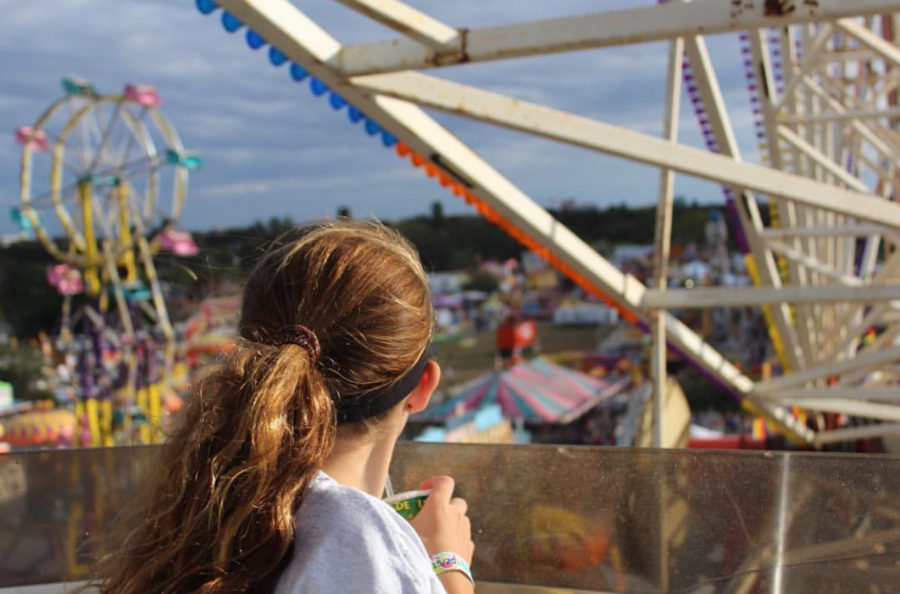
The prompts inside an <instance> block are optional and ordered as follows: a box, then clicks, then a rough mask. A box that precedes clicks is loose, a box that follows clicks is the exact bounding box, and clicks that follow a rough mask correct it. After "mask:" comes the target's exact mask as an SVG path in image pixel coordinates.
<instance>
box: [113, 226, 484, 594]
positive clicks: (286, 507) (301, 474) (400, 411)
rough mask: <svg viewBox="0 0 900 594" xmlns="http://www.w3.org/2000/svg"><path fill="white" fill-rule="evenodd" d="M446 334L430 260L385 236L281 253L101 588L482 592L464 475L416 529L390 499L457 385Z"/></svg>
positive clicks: (316, 243) (425, 511)
mask: <svg viewBox="0 0 900 594" xmlns="http://www.w3.org/2000/svg"><path fill="white" fill-rule="evenodd" d="M432 330H433V313H432V310H431V300H430V296H429V293H428V285H427V283H426V278H425V273H424V271H423V269H422V265H421V263H420V262H419V259H418V256H417V254H416V252H415V250H414V248H412V246H411V245H410V244H409V243H408V242H407V241H405V240H404V239H403V238H402V237H401V236H400V235H399V234H397V233H395V232H393V231H390V230H388V229H386V228H385V227H383V226H381V225H379V224H374V223H360V222H349V221H340V222H332V223H324V224H319V225H315V226H311V227H307V228H305V229H303V230H302V231H301V233H300V234H299V235H298V237H297V238H295V239H293V240H291V241H289V242H287V243H286V244H284V245H282V246H281V247H279V248H277V249H274V250H273V251H270V252H269V253H267V254H266V255H265V256H263V258H262V259H261V260H260V261H259V263H258V264H257V265H256V267H255V268H254V270H253V271H252V273H251V274H250V277H249V278H248V279H247V283H246V286H245V288H244V294H243V303H242V309H241V320H240V328H239V334H240V336H239V339H238V342H237V348H236V350H235V351H234V352H233V353H232V354H230V355H229V356H228V357H227V358H226V359H224V360H223V361H221V362H220V363H219V365H218V366H217V367H216V368H215V369H214V370H213V371H211V372H210V373H209V374H208V375H207V376H206V377H205V379H204V380H203V381H202V382H201V383H200V385H199V386H198V389H197V391H196V393H195V395H194V397H193V398H192V399H191V401H190V402H189V404H188V405H187V406H186V407H185V409H186V410H185V413H184V417H183V418H182V420H181V423H180V425H179V427H178V428H177V429H176V430H174V432H173V434H172V435H171V436H170V439H169V440H168V441H167V443H166V444H165V445H164V446H163V448H162V451H161V456H160V459H159V460H158V464H157V466H156V469H155V476H154V477H152V478H151V480H150V482H149V488H148V489H147V496H146V499H145V501H144V503H143V505H142V506H141V507H139V508H138V509H139V512H138V513H137V517H136V518H135V521H134V522H133V523H132V525H133V526H134V528H133V529H132V531H131V532H130V533H129V534H128V536H127V538H125V540H124V542H123V543H122V546H121V547H120V549H119V550H117V551H116V552H115V553H114V554H112V555H110V556H109V557H108V558H107V559H105V561H104V563H103V565H102V566H101V568H100V575H102V576H105V577H104V579H103V581H102V582H101V583H100V584H98V585H99V586H100V590H101V591H102V592H104V593H110V594H111V593H115V594H144V593H151V592H152V593H156V592H160V593H171V594H181V593H195V592H196V593H214V592H215V593H219V592H223V593H224V592H228V593H231V592H277V593H278V594H295V593H301V592H302V593H312V594H315V593H318V592H324V593H332V592H335V593H350V594H353V593H356V592H359V593H370V592H377V593H384V594H401V593H419V592H427V593H432V592H445V591H446V592H449V593H451V594H463V593H466V594H468V593H471V592H472V591H473V585H472V583H471V581H470V574H469V573H468V568H467V564H468V563H469V562H471V560H472V553H473V550H474V545H473V544H472V541H471V531H470V524H469V520H468V517H467V516H466V503H465V501H463V500H462V499H459V498H453V497H452V492H453V480H452V479H451V478H450V477H431V478H430V479H426V480H425V481H424V482H423V483H422V485H421V488H423V489H431V495H430V496H429V498H428V499H427V500H426V502H425V505H424V507H423V508H422V511H421V512H420V513H419V515H418V516H416V518H415V519H414V520H413V522H412V523H408V522H407V521H406V520H404V519H403V518H401V517H400V516H399V515H398V514H396V512H394V511H393V510H392V509H391V508H390V507H389V506H387V505H386V504H385V503H383V502H382V501H381V500H379V499H378V497H379V496H380V495H381V494H382V492H383V490H384V486H385V482H386V480H387V472H388V467H389V465H390V460H391V456H392V454H393V448H394V443H395V441H396V439H397V437H398V436H399V435H400V433H401V431H402V429H403V426H404V425H405V423H406V419H407V417H408V416H409V414H411V413H413V412H417V411H419V410H422V409H423V408H425V406H426V405H427V404H428V400H429V398H430V397H431V393H432V392H433V390H434V388H435V387H436V386H437V383H438V380H439V379H440V368H439V367H438V365H437V363H436V362H434V361H433V360H431V359H429V346H430V342H431V336H432ZM447 569H449V571H448V570H447ZM455 570H458V571H455Z"/></svg>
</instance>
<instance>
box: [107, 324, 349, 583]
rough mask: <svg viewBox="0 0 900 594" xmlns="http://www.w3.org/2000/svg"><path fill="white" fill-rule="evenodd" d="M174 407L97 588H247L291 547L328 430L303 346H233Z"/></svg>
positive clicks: (324, 400) (331, 424) (322, 396)
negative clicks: (129, 523) (137, 512)
mask: <svg viewBox="0 0 900 594" xmlns="http://www.w3.org/2000/svg"><path fill="white" fill-rule="evenodd" d="M185 412H186V415H185V418H184V422H183V424H182V426H181V428H180V429H178V430H176V432H175V433H174V435H172V436H171V439H170V440H169V441H168V443H167V444H166V445H165V446H164V447H163V448H162V451H161V452H160V455H161V460H160V464H159V465H158V468H159V469H160V470H161V472H160V473H159V475H158V476H157V477H156V478H155V480H154V481H152V487H151V488H150V489H149V490H148V497H147V498H145V501H146V502H147V504H148V506H147V507H145V508H144V510H143V513H142V514H141V518H140V520H139V521H140V524H141V525H140V527H139V529H138V530H136V531H135V532H134V533H132V534H131V535H130V537H129V538H128V539H127V540H126V547H125V549H126V550H125V551H123V553H122V554H123V558H124V559H126V560H127V562H126V563H121V560H119V562H118V564H116V565H115V566H114V567H111V568H110V569H113V570H114V571H113V572H112V573H111V574H108V575H109V580H108V581H106V582H105V583H104V584H103V585H102V586H101V588H102V591H103V592H109V593H112V592H116V593H125V594H130V593H134V594H137V593H138V592H148V591H154V592H172V593H175V592H178V593H181V592H198V593H199V592H203V593H212V592H241V591H246V590H247V589H250V588H252V587H253V586H254V585H257V584H260V583H262V582H264V581H265V579H266V578H267V577H268V576H270V575H272V574H273V573H274V572H275V570H276V569H277V568H278V566H279V565H280V563H281V561H282V560H283V559H284V558H285V557H286V556H287V554H288V552H289V551H290V549H291V545H292V542H293V539H294V521H293V517H294V511H295V510H296V508H297V507H298V506H299V504H300V501H301V500H302V497H303V495H304V494H305V493H306V490H307V489H308V488H309V486H310V484H311V483H312V480H313V478H314V477H315V475H316V472H317V471H318V469H319V467H320V466H321V463H322V461H323V460H324V458H325V457H326V456H327V455H328V454H329V453H330V451H331V448H332V446H333V443H334V435H335V426H336V423H335V418H334V417H335V413H334V407H333V405H332V401H331V398H330V397H329V395H328V393H327V391H326V389H325V385H324V382H323V379H322V376H321V373H320V372H319V371H318V370H317V369H316V367H315V366H314V364H313V362H312V360H311V357H310V354H309V353H308V352H307V350H306V349H304V348H302V347H300V346H298V345H296V344H290V343H288V344H283V345H278V346H271V345H267V344H260V343H251V342H248V341H241V342H240V343H239V344H238V348H237V350H236V351H235V352H234V353H233V354H231V355H230V356H228V357H227V358H226V359H225V360H224V361H222V362H221V363H220V364H219V366H218V368H217V369H216V370H214V371H213V372H212V373H211V374H209V375H208V376H207V377H206V378H205V379H204V380H203V381H202V383H201V385H200V388H199V390H198V392H197V394H196V395H195V397H194V398H193V399H192V400H191V402H190V403H189V404H188V405H187V407H186V411H185ZM235 413H239V414H235Z"/></svg>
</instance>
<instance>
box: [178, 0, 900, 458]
mask: <svg viewBox="0 0 900 594" xmlns="http://www.w3.org/2000/svg"><path fill="white" fill-rule="evenodd" d="M340 3H341V4H343V5H345V6H347V7H348V8H350V9H352V10H354V11H356V12H358V13H360V14H362V15H364V16H366V17H369V18H371V19H372V20H374V21H376V22H378V23H380V24H381V25H385V26H387V27H389V28H391V29H393V30H394V31H396V32H398V33H399V34H400V35H401V36H400V37H398V38H396V39H390V40H386V41H381V42H373V43H361V44H355V45H343V44H341V43H340V42H339V41H338V40H336V39H335V38H334V37H332V36H331V35H330V34H329V33H328V31H326V30H325V29H324V28H323V27H321V26H319V25H318V24H317V23H316V22H314V21H313V20H312V19H311V18H309V17H308V16H307V15H306V14H304V13H303V12H302V11H301V10H300V9H299V8H298V7H297V6H295V5H294V4H292V3H290V2H288V1H287V0H271V1H266V2H263V1H258V0H218V1H214V0H196V6H197V8H198V9H199V11H200V12H201V13H204V14H215V13H218V17H219V18H220V20H221V24H222V26H223V27H224V29H225V30H226V31H227V32H229V33H232V34H234V33H237V32H242V34H243V35H244V36H245V39H246V42H247V44H248V46H249V47H250V48H251V49H253V50H260V49H262V48H266V47H267V48H268V49H267V53H268V58H269V61H270V62H271V64H272V65H273V66H275V67H282V66H284V67H286V69H287V70H288V71H289V72H290V76H291V78H292V79H293V80H294V81H296V82H308V84H309V85H310V90H311V91H312V93H313V95H316V96H320V97H327V100H328V103H329V104H330V106H331V107H332V108H333V109H334V110H336V111H346V114H347V117H348V119H349V121H350V122H351V123H354V124H361V125H362V126H363V128H364V129H365V131H366V133H368V134H369V135H371V136H376V137H378V138H380V139H381V140H382V142H383V143H384V145H385V146H386V147H389V148H392V149H393V150H394V151H395V152H396V153H397V155H398V156H400V157H402V158H405V159H409V161H410V163H411V164H412V165H413V166H414V167H418V168H421V169H422V170H423V171H424V173H425V174H426V175H428V176H429V177H431V178H433V179H435V181H437V182H438V183H440V185H441V186H443V187H445V188H447V190H448V191H450V192H452V193H453V194H454V195H456V196H458V197H460V198H462V199H463V200H465V201H466V202H467V203H468V204H470V205H472V206H473V207H474V208H475V209H476V211H477V212H478V213H479V214H481V215H482V216H484V217H485V218H486V219H487V220H488V221H489V222H491V223H494V224H495V225H497V226H499V227H500V228H501V229H503V230H505V231H506V232H507V233H509V234H510V235H511V236H512V237H513V238H515V239H516V240H518V241H519V242H520V243H521V244H522V245H523V246H524V247H526V248H528V249H531V250H533V251H535V252H536V253H537V254H539V255H540V256H541V257H543V258H545V259H546V260H547V261H549V262H550V263H551V264H553V266H555V267H556V268H557V269H558V270H559V271H560V272H562V273H563V274H565V275H566V276H568V277H569V278H570V279H572V280H573V281H574V282H575V283H576V284H578V285H580V286H582V287H583V288H584V289H585V290H587V291H588V292H590V293H591V294H593V295H595V296H597V297H598V298H600V299H602V300H604V301H606V302H607V303H609V304H610V305H611V306H613V307H615V308H616V309H617V310H618V311H619V312H620V315H621V317H623V318H624V319H626V320H628V321H630V322H632V323H633V324H635V325H637V326H638V327H640V328H642V329H643V330H645V331H646V332H648V333H649V334H651V336H652V337H653V344H654V347H653V356H652V368H653V376H654V384H655V386H656V390H655V391H656V397H655V399H654V410H655V411H656V419H657V422H656V423H655V426H656V432H655V439H654V442H655V443H656V444H663V443H665V441H666V440H665V436H664V435H663V433H664V424H663V423H662V422H660V420H659V419H661V417H662V406H663V405H662V400H663V391H664V390H663V386H664V385H665V382H666V378H665V359H666V351H667V350H668V351H669V352H672V353H675V354H677V355H678V356H680V357H682V358H683V359H685V360H686V361H688V362H690V363H691V364H692V365H694V366H695V367H696V368H697V369H698V370H699V371H700V372H701V373H702V374H703V375H705V376H707V377H708V378H709V379H710V380H711V381H713V382H714V383H716V384H718V385H719V386H721V387H722V388H724V389H725V390H726V391H727V392H729V393H730V394H731V395H732V396H733V397H735V398H736V399H738V400H739V401H741V403H742V404H743V405H744V407H745V408H746V409H748V410H751V411H753V412H754V413H757V414H762V415H763V416H764V417H765V418H766V419H767V420H768V422H769V423H770V424H771V425H772V426H773V427H774V428H776V429H777V430H778V431H779V432H781V433H782V434H783V435H785V436H786V437H788V438H789V439H790V440H792V441H794V442H796V443H798V444H802V445H806V446H812V447H822V446H825V445H827V444H832V443H838V442H846V441H853V440H860V439H868V438H875V437H883V436H886V435H890V434H896V433H900V407H898V406H897V405H896V401H897V394H898V392H897V379H898V371H897V369H898V368H897V362H898V359H900V345H898V344H897V336H898V333H900V318H898V317H897V308H898V307H900V305H898V304H900V284H898V280H900V279H898V278H897V277H898V274H900V270H898V264H900V254H897V253H896V245H897V244H896V242H897V235H898V232H900V206H898V205H897V204H896V203H895V201H894V197H895V194H896V192H897V169H896V168H897V163H898V156H900V136H898V133H897V123H898V121H900V106H898V92H900V91H898V83H900V78H898V66H900V50H898V48H897V45H896V42H897V35H898V18H897V16H898V15H897V13H898V11H900V2H898V1H897V0H860V1H855V2H841V1H838V0H804V1H800V0H786V1H778V2H747V1H742V0H733V1H731V2H724V1H723V2H711V1H706V2H674V1H673V2H660V3H658V5H656V6H642V7H636V8H627V9H623V10H617V11H611V12H597V13H591V14H586V15H578V16H571V17H559V18H551V19H544V20H538V21H533V22H523V23H514V24H509V25H501V26H490V27H470V28H465V27H461V28H456V27H451V26H449V25H447V24H445V23H443V22H441V21H439V20H437V19H435V18H433V17H431V16H429V15H427V14H425V13H423V12H422V11H420V10H418V9H415V8H413V7H411V6H409V5H407V4H404V3H402V2H399V1H397V0H340ZM726 33H737V34H738V35H739V36H740V44H741V49H740V54H739V55H736V56H735V60H736V61H738V62H737V63H738V64H741V63H742V64H743V67H744V69H745V71H746V77H747V87H748V90H749V92H750V93H751V101H752V105H753V113H754V117H755V124H756V129H757V136H758V139H759V144H760V150H761V152H762V153H763V156H764V160H765V162H764V163H762V164H752V163H748V162H746V161H745V160H744V159H743V157H742V155H741V151H740V149H739V146H738V143H737V141H736V137H735V132H734V128H733V126H732V123H731V117H730V115H729V114H730V112H729V109H728V107H727V106H726V104H725V101H724V98H723V93H722V89H721V86H720V84H719V78H718V76H717V72H716V69H715V68H714V66H713V63H712V60H711V59H710V52H709V50H708V48H707V44H706V40H705V36H707V35H717V34H726ZM661 41H666V42H668V54H669V55H668V70H667V74H666V75H665V76H666V79H667V84H666V91H665V97H664V110H663V114H662V116H663V117H662V120H663V121H662V124H661V126H660V136H658V137H657V136H653V135H650V134H645V133H641V132H636V131H634V130H631V129H627V128H624V127H621V126H617V125H613V124H609V123H605V122H602V121H600V120H597V119H593V118H588V117H584V116H580V115H576V114H572V113H567V112H563V111H560V110H558V109H553V108H550V107H547V106H544V105H539V104H535V103H530V102H527V101H523V100H520V99H517V98H513V97H508V96H505V95H502V94H500V93H497V92H493V91H487V90H484V89H481V88H477V87H474V86H470V85H466V84H461V83H458V82H453V81H450V80H448V79H446V78H442V77H440V76H437V75H436V74H432V73H428V74H426V73H424V72H418V71H423V70H429V71H432V72H439V71H440V69H441V68H442V67H446V66H462V65H466V64H471V63H480V62H486V61H491V60H501V59H513V58H527V57H530V56H537V55H543V54H554V53H563V52H572V51H576V50H588V49H595V48H610V47H614V46H624V45H629V44H636V43H646V42H661ZM661 74H662V73H661ZM684 94H686V96H687V97H688V98H689V100H690V101H691V104H692V106H693V109H694V111H695V113H696V116H697V121H698V123H699V124H700V126H701V129H702V132H703V138H704V140H705V142H706V145H707V146H706V150H704V149H700V148H695V147H692V146H688V145H684V144H679V143H678V141H677V138H678V128H679V121H678V120H679V115H680V113H681V109H680V103H681V98H682V95H684ZM422 108H427V109H431V110H438V111H443V112H447V113H450V114H453V115H456V116H461V117H465V118H469V119H473V120H477V121H480V122H483V123H487V124H492V125H496V126H501V127H505V128H509V129H512V130H516V131H520V132H523V133H527V134H532V135H536V136H540V137H543V138H545V139H549V140H553V141H556V142H560V143H564V144H568V145H572V146H575V147H579V148H582V149H585V150H590V151H597V152H601V153H606V154H609V155H614V156H618V157H623V158H626V159H629V160H633V161H636V162H639V163H644V164H648V165H653V166H656V167H657V168H659V170H660V185H659V200H658V209H657V225H656V249H655V254H654V262H655V265H654V274H653V278H654V280H653V281H652V283H651V284H649V285H645V284H644V283H642V282H641V281H639V280H638V279H637V278H635V277H633V276H631V275H629V274H623V273H622V272H621V271H619V270H618V269H616V268H615V267H614V266H613V265H611V264H610V263H609V262H608V261H607V260H606V259H604V258H603V257H602V256H601V255H600V254H598V253H597V252H596V251H595V250H594V249H593V248H591V247H590V246H589V245H587V244H586V243H585V242H584V241H582V240H581V239H579V238H578V237H577V236H576V235H575V234H574V233H572V232H570V231H569V230H568V229H567V228H565V226H563V225H562V224H560V223H559V221H557V220H555V219H554V218H553V216H552V215H551V214H550V213H548V212H547V211H546V210H545V209H544V208H543V207H541V206H540V205H538V204H537V203H536V202H535V201H534V200H533V199H531V198H530V197H529V196H527V195H526V194H525V193H524V192H522V191H521V190H520V189H519V188H517V187H516V186H515V185H514V184H513V183H512V182H511V181H510V180H508V179H506V178H505V177H504V176H503V175H502V174H500V173H499V172H498V171H497V170H496V169H495V168H494V167H492V166H491V165H490V164H489V163H488V162H486V161H485V160H484V159H483V158H482V157H481V156H480V155H478V154H477V153H476V152H474V151H473V150H472V149H471V148H469V147H468V146H467V145H466V144H464V143H463V142H462V141H460V140H459V139H458V138H457V137H456V136H455V135H454V134H453V133H452V132H451V131H450V130H448V129H447V128H445V127H444V126H442V125H440V124H438V123H437V122H436V121H435V120H434V119H433V118H432V117H431V116H429V115H428V113H426V112H425V111H424V110H423V109H422ZM675 173H679V174H684V175H688V176H693V177H697V178H702V179H706V180H710V181H713V182H715V183H718V184H721V186H722V190H723V196H724V202H725V212H726V216H727V218H728V221H729V224H730V226H731V228H732V231H731V233H732V234H733V235H734V237H735V238H736V240H737V242H738V244H739V246H740V248H741V251H742V252H743V254H744V259H745V262H746V267H747V269H748V271H749V274H750V276H751V277H752V279H753V281H754V284H755V287H752V288H747V287H701V288H694V289H670V288H668V287H667V286H666V282H665V279H666V278H667V265H668V264H667V263H668V259H669V251H670V234H671V224H672V204H673V177H674V174H675ZM729 306H759V307H762V308H763V310H764V314H765V320H766V325H767V327H768V333H769V340H770V342H771V347H772V349H773V351H774V352H775V353H776V354H777V357H778V359H779V360H780V367H781V371H782V373H781V375H777V376H775V377H771V378H767V379H766V378H758V379H754V378H751V377H749V376H748V375H747V374H745V373H744V372H742V370H741V369H739V368H738V367H737V366H736V365H734V364H733V363H732V362H731V361H729V359H728V358H727V357H725V356H724V355H722V354H721V353H719V352H718V351H717V350H716V349H715V348H714V347H713V346H712V345H710V344H709V343H708V342H706V341H705V340H704V339H703V337H701V336H700V335H698V334H697V333H695V332H694V331H693V330H691V329H690V328H688V327H687V326H686V325H685V324H684V323H682V322H681V321H679V320H678V319H677V318H675V317H674V316H673V315H671V314H670V313H669V310H673V309H685V308H702V309H706V308H718V307H729Z"/></svg>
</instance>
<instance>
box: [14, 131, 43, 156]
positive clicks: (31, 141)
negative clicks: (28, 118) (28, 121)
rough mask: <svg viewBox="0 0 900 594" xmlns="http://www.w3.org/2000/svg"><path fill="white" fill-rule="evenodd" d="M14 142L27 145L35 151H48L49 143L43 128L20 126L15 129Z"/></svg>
mask: <svg viewBox="0 0 900 594" xmlns="http://www.w3.org/2000/svg"><path fill="white" fill-rule="evenodd" d="M16 142H18V143H19V144H21V145H22V146H25V145H29V146H31V148H32V149H34V150H37V151H49V150H50V143H49V142H48V141H47V134H46V133H45V132H44V131H43V130H35V129H34V128H32V127H31V126H20V127H19V128H18V129H17V130H16Z"/></svg>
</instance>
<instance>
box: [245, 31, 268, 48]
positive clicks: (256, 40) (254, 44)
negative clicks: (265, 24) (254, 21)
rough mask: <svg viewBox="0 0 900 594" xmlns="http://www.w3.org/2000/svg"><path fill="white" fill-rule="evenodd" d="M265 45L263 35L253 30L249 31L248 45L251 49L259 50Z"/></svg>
mask: <svg viewBox="0 0 900 594" xmlns="http://www.w3.org/2000/svg"><path fill="white" fill-rule="evenodd" d="M265 44H266V40H265V39H263V38H262V35H260V34H259V33H257V32H256V31H254V30H253V29H247V45H249V46H250V49H253V50H258V49H259V48H261V47H262V46H264V45H265Z"/></svg>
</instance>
